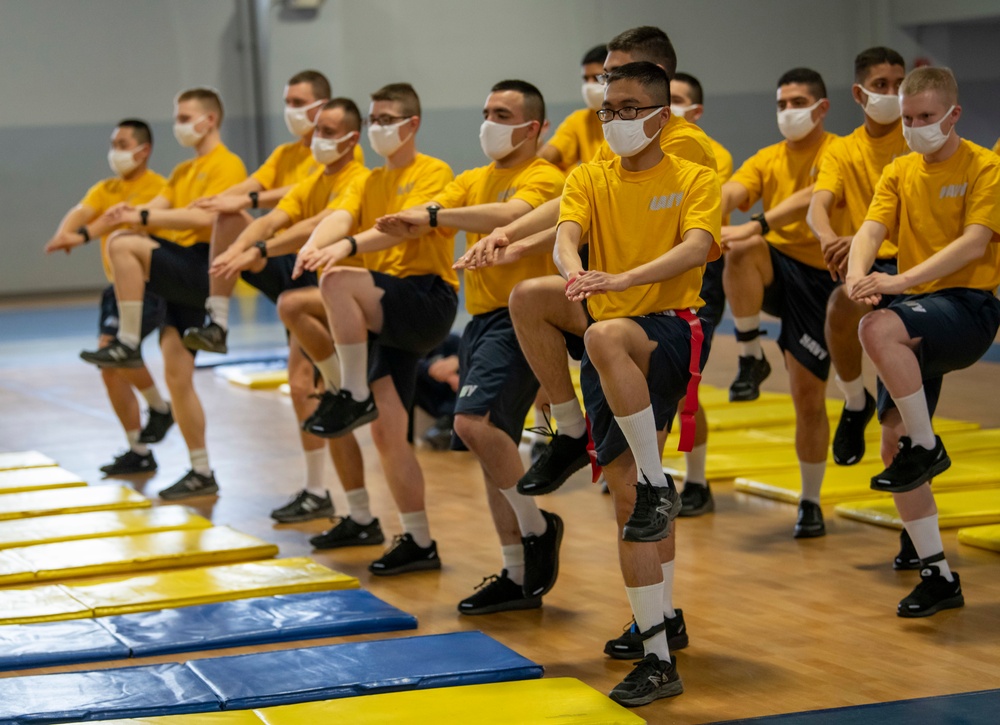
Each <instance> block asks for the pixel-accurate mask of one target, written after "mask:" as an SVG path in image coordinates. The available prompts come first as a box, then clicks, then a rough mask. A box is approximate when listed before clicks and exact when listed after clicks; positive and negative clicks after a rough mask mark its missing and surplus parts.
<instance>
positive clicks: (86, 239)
mask: <svg viewBox="0 0 1000 725" xmlns="http://www.w3.org/2000/svg"><path fill="white" fill-rule="evenodd" d="M76 233H77V234H79V235H80V236H81V237H83V243H84V244H86V243H87V242H89V241H90V232H89V231H88V230H87V225H86V224H83V225H82V226H81V227H80V228H79V229H77V230H76Z"/></svg>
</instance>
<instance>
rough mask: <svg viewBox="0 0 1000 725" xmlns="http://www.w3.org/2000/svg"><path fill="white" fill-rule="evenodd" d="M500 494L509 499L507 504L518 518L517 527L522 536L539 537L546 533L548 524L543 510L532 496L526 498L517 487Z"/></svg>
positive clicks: (502, 489) (504, 489)
mask: <svg viewBox="0 0 1000 725" xmlns="http://www.w3.org/2000/svg"><path fill="white" fill-rule="evenodd" d="M500 493H502V494H503V496H504V498H505V499H507V503H509V504H510V507H511V508H512V509H514V515H515V516H516V517H517V527H518V528H519V529H521V536H532V535H534V536H539V535H541V534H544V533H545V529H546V528H548V524H547V523H545V517H544V516H542V512H541V509H539V508H538V504H537V503H535V499H534V498H533V497H531V496H525V495H524V494H522V493H518V492H517V486H511V487H510V488H501V489H500Z"/></svg>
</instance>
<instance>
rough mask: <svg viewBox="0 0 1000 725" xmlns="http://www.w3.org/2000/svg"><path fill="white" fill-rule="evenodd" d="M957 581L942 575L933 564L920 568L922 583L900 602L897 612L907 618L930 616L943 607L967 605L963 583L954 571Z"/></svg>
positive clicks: (953, 574)
mask: <svg viewBox="0 0 1000 725" xmlns="http://www.w3.org/2000/svg"><path fill="white" fill-rule="evenodd" d="M951 575H952V576H953V577H955V581H953V582H950V581H948V580H947V579H945V578H944V577H943V576H941V570H940V569H938V568H937V567H936V566H933V565H931V564H929V565H927V566H925V567H924V568H923V569H921V570H920V583H919V584H917V587H916V589H914V590H913V591H912V592H910V595H909V596H908V597H906V598H905V599H903V601H901V602H900V603H899V607H898V608H897V609H896V614H897V615H899V616H900V617H905V618H907V619H911V618H915V617H929V616H931V615H932V614H937V613H938V612H940V611H941V610H942V609H956V608H958V607H964V606H965V597H964V596H962V583H961V582H960V581H959V578H958V574H957V573H956V572H952V573H951Z"/></svg>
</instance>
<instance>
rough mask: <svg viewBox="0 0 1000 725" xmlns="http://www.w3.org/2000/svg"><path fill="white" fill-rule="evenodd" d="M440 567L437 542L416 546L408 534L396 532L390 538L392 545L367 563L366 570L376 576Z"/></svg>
mask: <svg viewBox="0 0 1000 725" xmlns="http://www.w3.org/2000/svg"><path fill="white" fill-rule="evenodd" d="M440 568H441V560H440V559H439V558H438V552H437V543H436V542H434V541H432V542H431V545H430V546H428V547H426V548H424V547H422V546H417V542H415V541H414V540H413V536H411V535H410V534H397V535H396V538H394V539H393V540H392V546H390V547H389V550H388V551H386V552H385V554H384V555H383V556H382V558H381V559H378V560H376V561H373V562H372V563H371V564H369V565H368V571H370V572H371V573H372V574H375V575H377V576H392V575H393V574H405V573H406V572H408V571H424V570H426V569H440Z"/></svg>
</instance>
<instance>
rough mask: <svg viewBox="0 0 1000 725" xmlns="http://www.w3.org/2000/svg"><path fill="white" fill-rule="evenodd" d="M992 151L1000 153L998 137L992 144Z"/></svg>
mask: <svg viewBox="0 0 1000 725" xmlns="http://www.w3.org/2000/svg"><path fill="white" fill-rule="evenodd" d="M993 153H995V154H1000V138H998V139H997V142H996V143H995V144H993Z"/></svg>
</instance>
